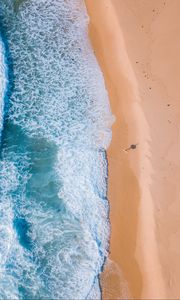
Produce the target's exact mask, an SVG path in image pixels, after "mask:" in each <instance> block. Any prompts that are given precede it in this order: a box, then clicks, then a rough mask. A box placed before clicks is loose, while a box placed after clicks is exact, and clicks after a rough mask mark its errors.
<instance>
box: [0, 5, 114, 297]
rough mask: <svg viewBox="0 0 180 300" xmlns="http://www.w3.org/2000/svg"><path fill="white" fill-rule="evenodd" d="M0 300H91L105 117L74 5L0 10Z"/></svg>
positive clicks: (103, 217) (100, 254)
mask: <svg viewBox="0 0 180 300" xmlns="http://www.w3.org/2000/svg"><path fill="white" fill-rule="evenodd" d="M0 34H1V38H0V138H1V140H0V141H1V143H0V299H24V300H25V299H38V300H40V299H63V300H66V299H67V300H69V299H78V300H80V299H101V288H100V282H99V274H100V273H101V271H102V268H103V264H104V262H105V260H106V258H107V256H108V247H109V235H110V225H109V204H108V199H107V177H108V172H107V158H106V149H107V147H108V145H109V143H110V141H111V125H112V123H113V116H112V114H111V110H110V106H109V101H108V96H107V92H106V89H105V85H104V79H103V76H102V73H101V71H100V68H99V66H98V63H97V61H96V58H95V55H94V53H93V50H92V47H91V45H90V42H89V39H88V16H87V13H86V9H85V5H84V2H83V1H82V0H21V1H20V0H19V1H17V0H0Z"/></svg>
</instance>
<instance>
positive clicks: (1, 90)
mask: <svg viewBox="0 0 180 300" xmlns="http://www.w3.org/2000/svg"><path fill="white" fill-rule="evenodd" d="M4 55H5V50H4V45H3V42H2V39H1V37H0V137H1V132H2V128H3V118H4V95H5V89H6V83H7V82H6V81H7V80H6V65H5V58H4Z"/></svg>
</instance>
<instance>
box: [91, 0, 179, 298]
mask: <svg viewBox="0 0 180 300" xmlns="http://www.w3.org/2000/svg"><path fill="white" fill-rule="evenodd" d="M86 5H87V9H88V13H89V16H90V38H91V41H92V45H93V47H94V51H95V54H96V56H97V59H98V61H99V64H100V66H101V69H102V71H103V74H104V78H105V83H106V87H107V89H108V92H109V97H110V103H111V108H112V112H113V114H114V115H115V116H116V122H115V123H114V125H113V128H112V129H113V138H112V143H111V146H110V148H109V150H108V161H109V183H108V184H109V187H108V197H109V201H110V220H111V241H110V259H109V261H108V262H107V266H106V268H105V270H104V273H103V275H102V278H101V283H102V288H103V298H104V299H127V298H131V296H132V298H135V299H180V285H179V278H180V259H179V249H180V203H179V196H180V187H179V185H178V181H179V179H180V155H179V149H180V147H179V146H180V134H179V129H180V126H179V125H180V123H179V116H180V105H179V104H180V92H179V89H180V88H179V78H180V55H179V53H180V39H179V35H180V21H179V11H180V1H179V0H163V1H161V0H98V1H97V0H86ZM132 144H137V146H136V148H135V149H132V148H130V149H129V150H127V151H125V149H128V148H129V147H130V145H132Z"/></svg>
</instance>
